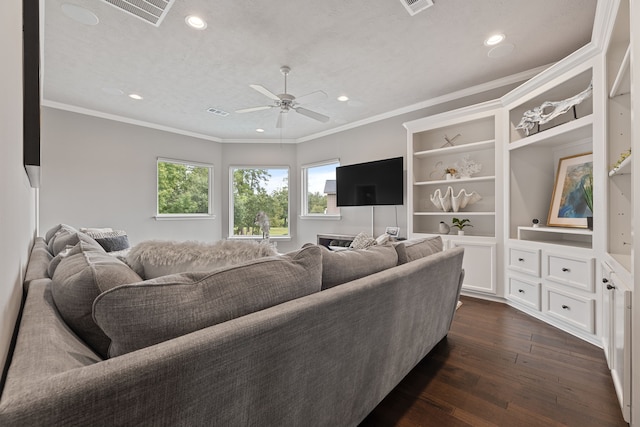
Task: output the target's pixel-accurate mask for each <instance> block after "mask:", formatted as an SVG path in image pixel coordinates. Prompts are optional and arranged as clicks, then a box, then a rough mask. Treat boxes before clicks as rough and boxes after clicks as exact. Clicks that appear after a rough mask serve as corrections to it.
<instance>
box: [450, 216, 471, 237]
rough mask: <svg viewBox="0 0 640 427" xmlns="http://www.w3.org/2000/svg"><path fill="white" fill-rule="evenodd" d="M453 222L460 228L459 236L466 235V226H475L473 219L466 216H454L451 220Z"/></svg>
mask: <svg viewBox="0 0 640 427" xmlns="http://www.w3.org/2000/svg"><path fill="white" fill-rule="evenodd" d="M451 223H452V225H453V226H454V227H457V228H458V236H464V228H465V227H473V225H471V221H470V220H469V219H468V218H464V219H459V218H453V219H452V220H451Z"/></svg>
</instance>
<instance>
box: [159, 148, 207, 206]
mask: <svg viewBox="0 0 640 427" xmlns="http://www.w3.org/2000/svg"><path fill="white" fill-rule="evenodd" d="M212 181H213V166H212V165H208V164H204V163H195V162H186V161H182V160H170V159H158V212H157V217H160V218H161V217H174V218H175V217H191V218H193V217H211V216H212V214H211V211H212V209H211V200H212V187H213V186H212Z"/></svg>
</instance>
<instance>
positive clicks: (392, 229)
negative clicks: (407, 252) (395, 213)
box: [384, 227, 400, 237]
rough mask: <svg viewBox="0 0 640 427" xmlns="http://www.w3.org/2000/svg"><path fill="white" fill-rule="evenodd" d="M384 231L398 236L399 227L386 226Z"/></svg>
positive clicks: (392, 235)
mask: <svg viewBox="0 0 640 427" xmlns="http://www.w3.org/2000/svg"><path fill="white" fill-rule="evenodd" d="M384 232H385V233H387V234H388V235H389V236H391V237H398V235H399V234H400V227H387V228H386V229H385V231H384Z"/></svg>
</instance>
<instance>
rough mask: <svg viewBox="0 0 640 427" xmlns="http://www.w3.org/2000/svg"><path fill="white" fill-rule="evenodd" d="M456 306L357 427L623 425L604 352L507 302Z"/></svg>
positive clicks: (473, 301) (465, 302)
mask: <svg viewBox="0 0 640 427" xmlns="http://www.w3.org/2000/svg"><path fill="white" fill-rule="evenodd" d="M462 302H463V304H462V306H461V307H460V308H459V309H458V311H457V312H456V317H455V320H454V322H453V326H452V328H451V331H450V332H449V336H448V337H447V338H446V339H445V340H443V341H442V342H441V343H440V344H438V346H437V347H436V348H435V349H434V350H433V351H432V352H431V353H430V354H429V355H428V356H427V357H425V358H424V359H423V360H422V361H421V362H420V363H419V364H418V365H417V366H416V367H415V368H414V369H413V370H412V371H411V372H410V373H409V375H407V377H405V379H404V380H403V381H402V382H401V383H400V384H399V385H398V386H397V387H396V388H395V389H394V390H393V391H392V392H391V393H390V394H389V395H388V396H387V397H386V398H385V399H384V400H383V401H382V402H381V403H380V405H378V407H377V408H376V409H374V411H373V412H372V413H371V414H370V415H369V416H368V417H367V418H366V419H365V420H364V421H363V422H362V424H361V427H368V426H376V427H380V426H517V427H520V426H545V427H549V426H565V425H566V426H580V427H588V426H597V427H604V426H627V424H626V423H625V422H624V420H623V419H622V413H621V411H620V407H619V406H618V401H617V399H616V394H615V391H614V389H613V382H612V380H611V376H610V374H609V370H608V368H607V362H606V360H605V358H604V353H603V351H602V349H600V348H597V347H595V346H593V345H591V344H588V343H586V342H584V341H582V340H580V339H578V338H575V337H574V336H572V335H569V334H567V333H564V332H562V331H560V330H559V329H556V328H554V327H552V326H549V325H547V324H545V323H544V322H541V321H539V320H537V319H535V318H533V317H530V316H527V315H526V314H523V313H522V312H520V311H518V310H516V309H514V308H512V307H509V306H507V305H505V304H500V303H494V302H489V301H484V300H478V299H474V298H466V297H462Z"/></svg>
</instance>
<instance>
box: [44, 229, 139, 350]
mask: <svg viewBox="0 0 640 427" xmlns="http://www.w3.org/2000/svg"><path fill="white" fill-rule="evenodd" d="M140 281H142V279H141V278H140V276H138V275H137V274H136V273H135V272H134V271H133V270H131V268H129V267H128V266H127V265H126V264H124V263H123V262H122V261H120V260H118V259H117V258H115V257H112V256H110V255H108V254H107V253H106V252H105V251H104V249H102V247H100V245H98V244H91V243H87V242H84V241H80V242H79V243H77V244H76V246H74V247H73V249H71V250H70V251H69V253H68V254H67V255H66V256H65V257H64V258H62V259H61V260H60V263H59V264H58V267H57V268H56V269H55V272H54V273H53V278H52V284H51V292H52V296H53V301H54V302H55V304H56V307H57V308H58V311H59V312H60V315H61V316H62V318H63V319H64V321H65V322H66V323H67V325H68V326H69V327H70V328H71V329H72V330H73V331H74V332H75V333H76V334H77V335H78V336H79V337H80V338H81V339H82V340H84V341H85V342H86V343H87V344H88V345H89V346H90V347H91V348H93V350H94V351H96V353H98V354H99V355H101V356H102V357H106V355H107V349H108V347H109V338H107V336H106V335H105V334H104V333H103V332H102V331H101V330H100V328H99V327H98V325H96V324H95V322H94V321H93V317H92V313H91V310H92V306H93V301H94V300H95V299H96V297H97V296H98V295H100V294H101V293H102V292H104V291H106V290H108V289H111V288H113V287H115V286H118V285H122V284H125V283H134V282H140Z"/></svg>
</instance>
